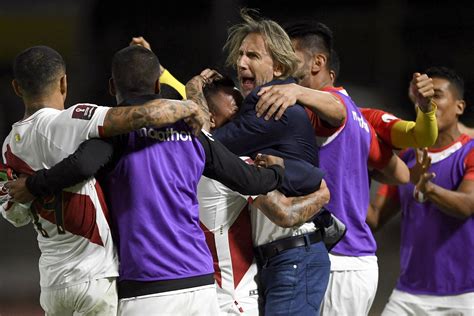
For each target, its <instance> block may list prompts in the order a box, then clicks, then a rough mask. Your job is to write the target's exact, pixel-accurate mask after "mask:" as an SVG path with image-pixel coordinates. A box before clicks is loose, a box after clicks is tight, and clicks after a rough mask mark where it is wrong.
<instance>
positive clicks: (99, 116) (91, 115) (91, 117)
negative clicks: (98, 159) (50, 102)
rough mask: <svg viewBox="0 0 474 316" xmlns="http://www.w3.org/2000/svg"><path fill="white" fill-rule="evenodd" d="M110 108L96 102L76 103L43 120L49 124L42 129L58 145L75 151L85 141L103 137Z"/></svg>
mask: <svg viewBox="0 0 474 316" xmlns="http://www.w3.org/2000/svg"><path fill="white" fill-rule="evenodd" d="M109 109H110V108H109V107H103V106H97V105H94V104H76V105H74V106H72V107H70V108H69V109H67V110H65V111H61V112H60V113H59V114H58V115H56V116H55V117H54V118H52V119H50V120H47V121H45V122H43V124H44V125H47V126H42V127H43V128H41V130H44V131H48V133H49V134H50V135H49V136H48V138H50V139H54V141H55V145H56V146H60V147H63V148H70V149H71V150H69V152H73V151H74V150H75V149H76V148H77V147H78V146H79V144H80V143H82V142H83V141H85V140H87V139H90V138H99V137H101V135H102V131H103V125H104V119H105V116H106V114H107V111H108V110H109Z"/></svg>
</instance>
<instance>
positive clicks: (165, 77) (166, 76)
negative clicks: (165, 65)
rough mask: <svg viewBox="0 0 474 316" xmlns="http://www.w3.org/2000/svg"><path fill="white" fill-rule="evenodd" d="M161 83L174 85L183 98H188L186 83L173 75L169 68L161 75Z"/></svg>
mask: <svg viewBox="0 0 474 316" xmlns="http://www.w3.org/2000/svg"><path fill="white" fill-rule="evenodd" d="M160 83H162V84H167V85H168V86H170V87H172V88H173V89H175V90H176V91H178V93H179V94H180V95H181V96H182V97H183V99H186V88H185V87H184V84H182V83H181V82H179V81H178V79H176V78H175V77H173V75H172V74H170V72H169V71H168V70H166V69H165V71H163V73H162V74H161V76H160Z"/></svg>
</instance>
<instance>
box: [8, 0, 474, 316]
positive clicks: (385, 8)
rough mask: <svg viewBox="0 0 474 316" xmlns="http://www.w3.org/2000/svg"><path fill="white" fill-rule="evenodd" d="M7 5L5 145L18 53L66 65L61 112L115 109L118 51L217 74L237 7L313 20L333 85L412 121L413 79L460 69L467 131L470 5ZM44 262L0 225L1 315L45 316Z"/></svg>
mask: <svg viewBox="0 0 474 316" xmlns="http://www.w3.org/2000/svg"><path fill="white" fill-rule="evenodd" d="M118 3H120V2H119V1H110V0H104V1H99V0H97V1H94V0H76V1H73V0H42V1H32V0H31V1H27V0H15V1H12V0H2V1H1V2H0V39H1V40H2V45H1V48H0V134H1V138H2V139H4V137H5V136H6V135H7V134H8V131H9V130H10V126H11V124H12V123H14V122H15V121H17V120H19V119H21V117H22V115H23V106H22V103H21V101H20V99H19V98H17V97H16V96H15V95H14V93H13V91H12V89H11V85H10V81H11V79H12V73H11V63H12V60H13V58H14V57H15V55H16V54H17V53H18V52H20V51H21V50H23V49H25V48H28V47H30V46H33V45H39V44H41V45H48V46H51V47H53V48H55V49H56V50H58V51H59V52H60V53H61V54H62V55H63V56H64V58H65V60H66V63H67V67H68V69H67V73H68V81H69V87H68V88H69V94H68V100H67V102H66V104H67V106H69V105H72V104H74V103H77V102H91V103H96V104H100V105H111V104H114V99H112V97H110V96H109V95H108V91H107V81H108V78H109V76H110V61H111V57H112V56H113V54H114V52H115V51H117V50H118V49H120V48H123V47H125V46H126V45H128V43H129V42H130V39H131V37H132V36H139V35H142V36H144V37H145V38H146V39H147V40H148V41H149V42H150V43H151V45H152V48H153V50H154V51H155V52H156V53H157V55H158V57H159V58H160V61H161V63H162V64H163V65H164V66H165V67H166V68H168V69H169V70H170V71H171V72H172V73H173V74H174V75H175V76H176V77H177V78H178V79H180V80H181V81H182V82H186V81H187V80H188V79H190V78H191V77H192V76H193V75H195V74H198V73H199V72H200V71H201V70H202V69H204V68H207V67H214V68H218V69H220V70H221V71H227V72H229V73H230V74H232V69H224V68H223V67H222V64H223V61H224V59H225V55H224V53H223V51H222V46H223V44H224V42H225V39H226V37H227V28H228V27H229V26H231V25H233V24H235V23H237V22H239V21H240V20H239V15H238V11H239V8H240V7H251V8H258V9H260V12H261V14H262V15H263V16H265V17H268V18H271V19H273V20H276V21H277V22H285V21H292V20H297V19H303V18H313V19H317V20H319V21H321V22H323V23H325V24H327V25H328V26H329V27H330V28H332V30H333V32H334V37H335V49H336V50H337V51H338V53H339V55H340V59H341V74H340V77H339V80H338V84H339V85H343V86H344V87H345V88H346V89H347V90H348V91H349V93H350V94H351V95H352V98H353V99H354V100H355V102H356V103H357V104H358V105H359V106H364V107H378V108H383V109H386V110H389V111H391V112H393V113H395V114H397V115H399V116H401V117H403V118H406V119H413V118H414V112H413V107H412V105H411V104H410V103H409V100H408V97H407V90H408V83H409V81H410V79H411V76H412V73H413V72H415V71H423V70H424V69H426V68H427V67H429V66H432V65H445V66H448V67H452V68H454V69H456V70H457V71H458V72H459V73H460V74H461V75H462V76H463V77H464V79H465V82H466V91H467V95H466V101H467V104H468V109H467V111H466V112H465V115H464V117H463V121H464V122H465V124H467V125H468V126H473V125H474V124H473V123H474V112H473V111H472V110H471V108H470V107H469V106H470V105H471V104H472V103H473V101H474V100H473V94H472V92H473V91H474V89H473V88H474V86H473V85H474V71H473V70H474V66H473V64H472V62H473V56H474V54H473V52H474V40H473V39H472V34H473V33H474V3H473V2H467V4H466V3H464V4H463V5H460V4H459V3H458V2H448V1H439V2H437V1H403V0H401V1H395V0H379V1H375V0H374V1H298V0H293V1H279V0H276V1H271V2H270V1H243V0H242V1H238V0H221V1H217V0H215V1H211V0H209V1H194V2H191V3H188V2H187V1H186V2H178V1H166V2H165V1H153V2H151V1H144V0H134V1H129V2H128V3H125V4H120V5H119V4H118ZM376 238H377V241H378V243H379V250H378V257H379V266H380V280H379V290H378V293H377V297H376V300H375V302H374V305H373V308H372V312H371V314H373V315H378V314H380V312H381V310H382V309H383V306H384V304H385V302H386V301H387V299H388V296H389V295H390V293H391V290H392V288H393V286H394V284H395V281H396V277H397V274H398V241H399V221H398V220H394V221H392V222H391V223H390V224H389V225H388V226H386V227H385V228H384V229H383V230H382V231H381V232H380V233H377V234H376ZM38 257H39V251H38V247H37V243H36V233H35V232H34V230H33V227H32V226H27V227H24V228H20V229H14V228H13V227H12V226H11V225H9V224H8V223H6V221H4V220H3V219H2V220H0V315H1V316H3V315H41V314H42V311H41V309H40V307H39V275H38V266H37V260H38Z"/></svg>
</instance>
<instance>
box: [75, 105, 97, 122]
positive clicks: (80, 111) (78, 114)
mask: <svg viewBox="0 0 474 316" xmlns="http://www.w3.org/2000/svg"><path fill="white" fill-rule="evenodd" d="M95 110H97V107H96V106H92V105H85V104H81V105H78V106H76V108H75V109H74V112H72V118H73V119H80V120H87V121H89V120H90V119H91V118H92V117H93V116H94V113H95Z"/></svg>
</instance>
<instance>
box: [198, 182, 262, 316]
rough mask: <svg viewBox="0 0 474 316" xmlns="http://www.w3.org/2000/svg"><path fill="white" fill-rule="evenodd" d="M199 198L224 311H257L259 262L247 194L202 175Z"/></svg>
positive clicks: (252, 312)
mask: <svg viewBox="0 0 474 316" xmlns="http://www.w3.org/2000/svg"><path fill="white" fill-rule="evenodd" d="M198 199H199V218H200V221H201V226H202V229H203V230H204V233H205V235H206V241H207V244H208V246H209V249H211V252H212V256H213V260H214V270H215V272H214V277H215V279H216V282H217V285H218V287H217V296H218V299H219V307H220V309H221V311H222V313H228V314H240V313H244V314H245V315H258V294H257V283H256V281H255V276H256V275H257V265H256V263H255V258H254V253H253V246H252V230H251V224H250V214H249V209H248V201H247V197H246V196H242V195H241V194H240V193H238V192H235V191H232V190H230V189H229V188H227V187H226V186H224V185H223V184H222V183H220V182H218V181H216V180H212V179H209V178H207V177H204V176H203V177H202V178H201V180H200V181H199V185H198ZM239 310H240V312H239Z"/></svg>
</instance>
